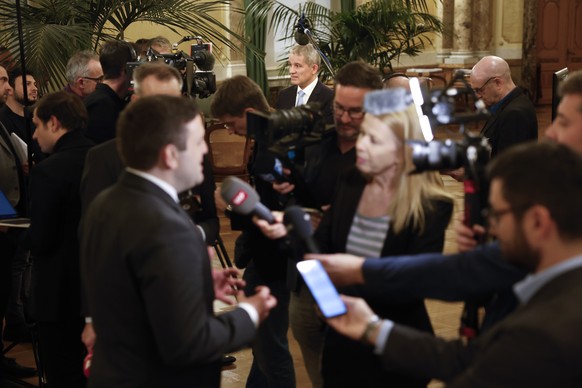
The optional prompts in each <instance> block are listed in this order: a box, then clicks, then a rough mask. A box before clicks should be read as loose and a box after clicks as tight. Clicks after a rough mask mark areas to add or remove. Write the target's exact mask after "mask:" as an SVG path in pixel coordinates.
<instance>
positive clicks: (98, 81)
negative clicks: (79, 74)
mask: <svg viewBox="0 0 582 388" xmlns="http://www.w3.org/2000/svg"><path fill="white" fill-rule="evenodd" d="M83 78H84V79H90V80H91V81H95V82H97V83H98V84H100V83H101V82H103V76H101V77H83Z"/></svg>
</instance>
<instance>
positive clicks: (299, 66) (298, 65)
mask: <svg viewBox="0 0 582 388" xmlns="http://www.w3.org/2000/svg"><path fill="white" fill-rule="evenodd" d="M288 63H289V74H290V75H291V84H292V85H295V86H299V87H300V88H301V89H304V88H306V87H307V86H308V85H309V84H310V83H311V82H313V80H314V79H315V76H316V74H317V66H316V65H312V66H309V65H308V64H307V62H306V61H305V57H304V56H302V55H295V54H291V55H289V62H288Z"/></svg>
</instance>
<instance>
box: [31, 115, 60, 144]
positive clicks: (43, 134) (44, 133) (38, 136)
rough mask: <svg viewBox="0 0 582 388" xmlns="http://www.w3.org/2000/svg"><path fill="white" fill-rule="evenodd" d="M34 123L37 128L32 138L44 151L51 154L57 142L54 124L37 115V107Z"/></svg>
mask: <svg viewBox="0 0 582 388" xmlns="http://www.w3.org/2000/svg"><path fill="white" fill-rule="evenodd" d="M32 123H33V124H34V125H35V127H36V129H35V130H34V133H33V134H32V138H33V139H35V140H36V141H37V142H38V145H39V146H40V149H41V150H42V152H44V153H47V154H50V153H52V152H53V148H54V146H55V143H56V138H55V137H54V132H53V130H52V129H53V125H52V123H51V121H50V120H49V121H47V122H46V123H45V122H43V121H42V120H41V119H39V118H38V116H37V115H36V109H35V110H34V114H33V116H32Z"/></svg>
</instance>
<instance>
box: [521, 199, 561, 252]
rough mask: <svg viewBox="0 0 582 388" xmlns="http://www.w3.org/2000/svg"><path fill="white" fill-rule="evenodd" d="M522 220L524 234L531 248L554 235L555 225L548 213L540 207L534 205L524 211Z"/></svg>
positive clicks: (544, 208)
mask: <svg viewBox="0 0 582 388" xmlns="http://www.w3.org/2000/svg"><path fill="white" fill-rule="evenodd" d="M523 218H524V219H523V220H522V223H523V228H524V232H525V233H526V236H527V239H528V242H529V243H530V245H531V246H537V244H538V243H540V242H543V241H547V239H548V238H550V237H552V234H553V233H555V232H556V231H557V230H556V223H555V222H554V220H553V219H552V216H551V214H550V211H549V210H548V209H547V208H546V207H544V206H541V205H534V206H532V207H531V208H530V209H528V210H527V211H526V213H525V214H524V217H523Z"/></svg>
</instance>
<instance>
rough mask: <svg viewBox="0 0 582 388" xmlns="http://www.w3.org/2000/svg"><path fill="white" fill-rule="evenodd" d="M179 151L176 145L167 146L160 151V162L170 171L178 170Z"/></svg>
mask: <svg viewBox="0 0 582 388" xmlns="http://www.w3.org/2000/svg"><path fill="white" fill-rule="evenodd" d="M179 153H180V152H179V151H178V149H177V148H176V146H175V145H174V144H166V145H165V146H164V147H162V149H161V150H160V161H161V162H162V165H163V166H164V167H165V168H167V169H170V170H175V169H176V168H178V157H179Z"/></svg>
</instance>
